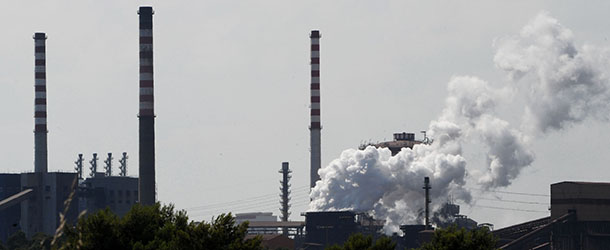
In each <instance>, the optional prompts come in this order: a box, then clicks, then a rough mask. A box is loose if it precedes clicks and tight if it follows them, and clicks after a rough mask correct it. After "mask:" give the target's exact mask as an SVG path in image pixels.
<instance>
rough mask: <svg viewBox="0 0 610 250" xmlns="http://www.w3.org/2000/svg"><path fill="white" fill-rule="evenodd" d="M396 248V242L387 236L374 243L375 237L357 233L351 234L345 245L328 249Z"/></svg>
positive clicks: (373, 249) (375, 249)
mask: <svg viewBox="0 0 610 250" xmlns="http://www.w3.org/2000/svg"><path fill="white" fill-rule="evenodd" d="M395 248H396V243H395V242H392V240H391V239H390V238H388V237H386V236H382V237H381V238H379V239H378V240H377V241H375V244H373V237H371V236H370V235H369V236H364V235H362V234H361V233H357V234H353V235H351V236H350V237H349V239H347V241H345V242H344V243H343V246H338V245H334V246H331V247H329V248H327V250H394V249H395Z"/></svg>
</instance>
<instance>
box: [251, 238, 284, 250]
mask: <svg viewBox="0 0 610 250" xmlns="http://www.w3.org/2000/svg"><path fill="white" fill-rule="evenodd" d="M257 236H258V237H261V238H262V240H263V241H262V245H263V247H264V248H265V249H270V250H273V249H294V240H293V239H290V238H288V237H286V236H284V235H281V234H265V235H254V234H249V235H246V239H252V238H254V237H257Z"/></svg>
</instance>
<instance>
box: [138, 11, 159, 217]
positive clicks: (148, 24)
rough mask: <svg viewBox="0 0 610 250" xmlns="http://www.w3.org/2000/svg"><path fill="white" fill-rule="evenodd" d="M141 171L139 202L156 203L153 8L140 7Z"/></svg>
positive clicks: (145, 203)
mask: <svg viewBox="0 0 610 250" xmlns="http://www.w3.org/2000/svg"><path fill="white" fill-rule="evenodd" d="M138 14H139V15H140V114H139V115H138V117H139V120H140V155H139V157H140V170H139V171H140V173H139V175H140V176H139V177H140V179H139V197H138V198H139V201H140V203H141V204H142V205H153V204H155V201H156V199H155V114H154V91H153V85H154V84H153V82H154V81H153V29H152V28H153V21H152V15H153V9H152V7H140V10H139V11H138Z"/></svg>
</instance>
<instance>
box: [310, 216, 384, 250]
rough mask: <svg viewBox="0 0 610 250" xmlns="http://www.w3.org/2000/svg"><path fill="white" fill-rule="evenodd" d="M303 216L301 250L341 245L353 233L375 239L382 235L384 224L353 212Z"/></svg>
mask: <svg viewBox="0 0 610 250" xmlns="http://www.w3.org/2000/svg"><path fill="white" fill-rule="evenodd" d="M304 215H305V230H306V235H305V242H304V243H303V247H302V248H306V249H325V248H327V247H329V246H332V245H335V244H343V242H345V241H346V240H347V239H348V238H349V236H350V235H352V234H355V233H362V234H364V235H371V236H373V238H377V237H379V236H381V235H382V234H383V232H382V229H383V225H384V223H385V221H379V220H375V219H373V218H372V217H371V216H369V215H367V214H366V213H360V212H355V211H329V212H307V213H305V214H304Z"/></svg>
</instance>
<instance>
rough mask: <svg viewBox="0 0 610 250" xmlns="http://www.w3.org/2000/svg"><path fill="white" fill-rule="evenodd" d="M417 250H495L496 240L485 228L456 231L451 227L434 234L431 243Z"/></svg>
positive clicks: (454, 227)
mask: <svg viewBox="0 0 610 250" xmlns="http://www.w3.org/2000/svg"><path fill="white" fill-rule="evenodd" d="M418 249H419V250H495V249H496V238H495V237H494V236H493V234H491V233H490V232H489V230H488V229H487V228H479V229H475V230H466V229H464V228H461V229H458V228H457V226H455V225H453V226H450V227H448V228H445V229H439V230H436V231H435V232H434V236H433V237H432V241H430V242H428V243H425V244H424V245H422V246H421V247H420V248H418Z"/></svg>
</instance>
